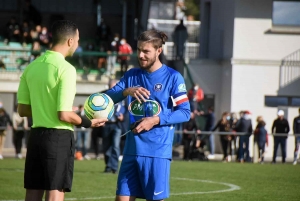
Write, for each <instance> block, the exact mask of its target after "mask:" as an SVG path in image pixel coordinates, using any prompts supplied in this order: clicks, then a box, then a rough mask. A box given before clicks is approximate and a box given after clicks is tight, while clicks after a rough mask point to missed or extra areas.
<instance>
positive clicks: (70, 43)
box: [67, 38, 74, 47]
mask: <svg viewBox="0 0 300 201" xmlns="http://www.w3.org/2000/svg"><path fill="white" fill-rule="evenodd" d="M67 43H68V47H72V46H73V43H74V38H69V39H68V40H67Z"/></svg>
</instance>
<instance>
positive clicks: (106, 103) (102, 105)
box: [84, 93, 115, 120]
mask: <svg viewBox="0 0 300 201" xmlns="http://www.w3.org/2000/svg"><path fill="white" fill-rule="evenodd" d="M114 111H115V108H114V102H113V100H112V99H111V98H110V97H109V96H108V95H107V94H105V93H94V94H91V95H90V96H89V97H88V98H87V99H86V101H85V103H84V113H85V115H86V116H87V117H88V118H89V119H90V120H91V119H99V118H107V119H110V118H111V117H112V116H113V114H114Z"/></svg>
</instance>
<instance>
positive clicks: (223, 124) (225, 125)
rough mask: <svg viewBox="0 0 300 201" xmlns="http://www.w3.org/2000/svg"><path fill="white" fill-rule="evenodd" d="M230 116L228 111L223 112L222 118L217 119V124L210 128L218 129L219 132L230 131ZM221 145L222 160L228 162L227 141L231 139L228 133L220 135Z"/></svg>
mask: <svg viewBox="0 0 300 201" xmlns="http://www.w3.org/2000/svg"><path fill="white" fill-rule="evenodd" d="M229 119H230V116H229V114H228V112H223V114H222V118H221V119H220V120H219V121H218V123H217V125H216V126H215V127H214V128H213V129H212V131H215V130H217V129H219V131H220V132H230V123H229ZM220 140H221V146H222V150H223V162H229V160H228V144H229V143H228V141H230V140H231V136H230V135H220Z"/></svg>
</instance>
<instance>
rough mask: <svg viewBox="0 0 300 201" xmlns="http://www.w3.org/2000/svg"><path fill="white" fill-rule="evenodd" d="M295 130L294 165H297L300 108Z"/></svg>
mask: <svg viewBox="0 0 300 201" xmlns="http://www.w3.org/2000/svg"><path fill="white" fill-rule="evenodd" d="M293 130H294V134H295V135H296V134H297V136H295V152H294V162H293V165H296V164H297V159H298V157H299V149H300V108H299V115H298V116H297V117H295V118H294V123H293Z"/></svg>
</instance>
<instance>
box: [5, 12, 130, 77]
mask: <svg viewBox="0 0 300 201" xmlns="http://www.w3.org/2000/svg"><path fill="white" fill-rule="evenodd" d="M37 23H38V24H37ZM5 27H6V28H5V31H4V44H6V45H8V44H9V43H11V42H15V43H20V44H21V45H22V46H23V47H26V46H30V47H31V55H30V58H24V59H25V60H28V62H29V63H30V62H32V61H33V60H34V59H35V58H37V57H38V56H39V55H40V54H41V53H43V52H45V51H46V50H48V49H50V48H51V44H52V37H51V27H47V26H45V25H43V24H42V22H41V21H39V22H33V21H30V20H27V19H26V20H24V21H23V22H19V21H18V20H17V19H16V17H14V16H12V17H11V18H10V20H9V21H8V22H7V24H6V26H5ZM49 30H50V31H49ZM84 51H85V52H90V51H96V52H101V53H104V54H102V55H100V56H95V55H88V54H87V55H85V56H82V53H83V52H84ZM132 53H133V52H132V48H131V46H130V45H129V44H128V43H127V40H126V38H121V37H120V36H119V34H118V33H115V34H112V32H111V29H110V27H109V26H108V25H107V24H106V23H105V21H104V20H102V22H101V24H100V26H98V27H97V30H96V34H95V38H94V39H93V40H86V41H84V42H80V44H79V46H78V48H77V50H76V54H75V56H74V57H73V58H67V59H68V60H69V62H70V63H72V64H73V65H74V66H75V67H76V68H78V69H84V70H91V69H95V70H99V73H101V74H106V75H108V76H114V75H115V73H116V69H115V67H116V64H117V63H118V64H119V66H120V74H121V75H123V73H124V72H125V71H127V69H128V65H129V63H128V62H129V60H130V55H131V54H132ZM122 55H123V56H122ZM2 64H3V65H4V63H3V62H2Z"/></svg>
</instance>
